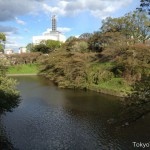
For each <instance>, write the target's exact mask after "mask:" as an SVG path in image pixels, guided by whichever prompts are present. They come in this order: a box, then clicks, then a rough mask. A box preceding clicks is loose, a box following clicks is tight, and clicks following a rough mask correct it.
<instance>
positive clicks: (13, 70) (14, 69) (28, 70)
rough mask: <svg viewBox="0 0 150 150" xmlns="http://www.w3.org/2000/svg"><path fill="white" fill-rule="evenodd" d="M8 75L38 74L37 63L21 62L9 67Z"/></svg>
mask: <svg viewBox="0 0 150 150" xmlns="http://www.w3.org/2000/svg"><path fill="white" fill-rule="evenodd" d="M7 74H8V75H26V74H28V75H32V74H33V75H36V74H38V67H37V65H36V64H19V65H15V66H10V67H9V68H8V72H7Z"/></svg>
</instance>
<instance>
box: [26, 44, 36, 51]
mask: <svg viewBox="0 0 150 150" xmlns="http://www.w3.org/2000/svg"><path fill="white" fill-rule="evenodd" d="M26 48H27V52H32V51H34V45H33V44H32V43H29V44H28V45H27V46H26Z"/></svg>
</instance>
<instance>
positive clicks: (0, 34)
mask: <svg viewBox="0 0 150 150" xmlns="http://www.w3.org/2000/svg"><path fill="white" fill-rule="evenodd" d="M0 40H2V41H6V35H5V34H4V33H0Z"/></svg>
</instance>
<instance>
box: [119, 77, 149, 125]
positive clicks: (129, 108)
mask: <svg viewBox="0 0 150 150" xmlns="http://www.w3.org/2000/svg"><path fill="white" fill-rule="evenodd" d="M123 105H124V107H123V111H122V113H121V114H119V120H118V122H119V123H121V124H129V123H132V122H134V121H136V120H138V119H140V118H142V117H143V116H144V115H146V114H148V113H149V112H150V76H145V75H143V76H142V79H141V80H140V81H137V82H135V84H133V86H132V92H131V93H130V94H128V96H127V97H125V98H124V100H123Z"/></svg>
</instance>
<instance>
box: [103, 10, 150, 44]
mask: <svg viewBox="0 0 150 150" xmlns="http://www.w3.org/2000/svg"><path fill="white" fill-rule="evenodd" d="M149 24H150V22H149V18H148V17H147V16H146V14H145V13H143V12H139V11H134V12H132V13H128V14H126V15H125V16H123V17H120V18H111V17H109V18H106V19H105V20H103V22H102V27H101V31H102V33H108V32H112V33H115V32H119V33H120V34H121V35H122V36H124V37H125V38H126V42H127V43H128V44H130V43H131V44H133V43H138V42H143V43H145V41H146V40H147V39H148V38H149V32H150V28H149Z"/></svg>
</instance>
